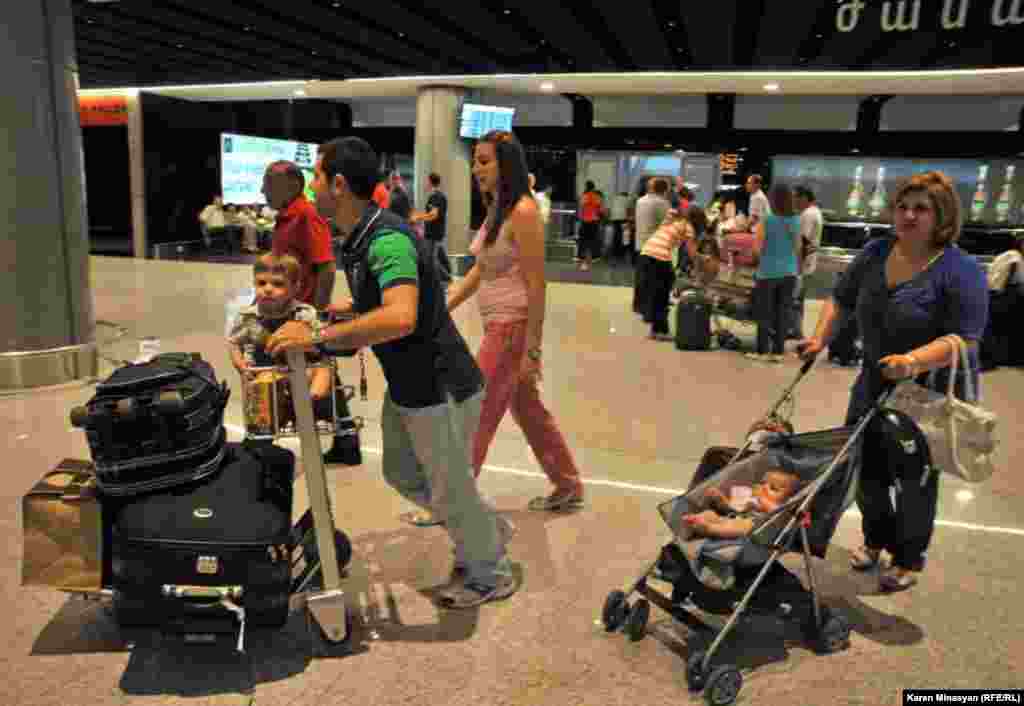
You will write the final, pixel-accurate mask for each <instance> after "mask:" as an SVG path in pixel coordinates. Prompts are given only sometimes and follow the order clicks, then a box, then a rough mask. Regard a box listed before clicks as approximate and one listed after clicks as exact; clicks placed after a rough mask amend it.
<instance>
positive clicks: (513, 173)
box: [477, 130, 532, 245]
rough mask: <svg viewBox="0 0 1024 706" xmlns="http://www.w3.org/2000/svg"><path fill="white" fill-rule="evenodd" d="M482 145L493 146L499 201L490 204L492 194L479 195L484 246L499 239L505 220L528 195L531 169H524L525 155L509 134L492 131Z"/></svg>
mask: <svg viewBox="0 0 1024 706" xmlns="http://www.w3.org/2000/svg"><path fill="white" fill-rule="evenodd" d="M481 142H489V143H491V144H492V145H494V153H495V155H496V156H497V159H498V202H497V203H493V201H494V197H493V196H492V195H491V194H489V193H486V194H482V196H483V198H484V206H486V207H487V218H488V223H487V236H486V237H485V238H484V243H485V244H486V245H491V244H493V243H494V241H495V240H497V239H498V233H499V232H500V231H501V226H502V224H504V223H505V217H506V216H507V215H508V214H509V212H510V211H511V210H512V209H513V208H514V207H515V205H516V204H517V203H519V199H521V198H522V197H523V196H530V170H529V169H528V168H527V166H526V152H525V151H524V150H523V146H522V145H521V144H519V141H518V140H516V138H515V136H514V135H513V134H512V133H511V132H508V131H506V130H491V131H490V132H489V133H487V134H486V135H484V136H483V137H481V138H480V142H478V143H477V144H480V143H481ZM530 197H531V198H532V196H530Z"/></svg>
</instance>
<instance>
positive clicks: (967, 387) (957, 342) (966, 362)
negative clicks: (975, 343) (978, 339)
mask: <svg viewBox="0 0 1024 706" xmlns="http://www.w3.org/2000/svg"><path fill="white" fill-rule="evenodd" d="M943 338H945V340H947V341H949V342H950V343H951V344H952V345H953V351H952V354H951V359H952V360H951V361H950V373H949V383H948V385H947V386H946V397H947V398H949V399H950V400H952V399H953V398H954V397H955V396H956V394H955V392H954V386H955V385H956V376H957V371H958V369H960V368H961V366H962V370H963V374H964V392H965V393H966V394H967V400H966V401H969V402H971V403H972V404H973V403H974V402H976V401H977V396H976V395H975V391H974V379H973V378H972V376H971V361H970V358H969V356H968V353H967V343H966V342H965V341H964V339H962V338H960V336H958V335H956V334H950V335H948V336H944V337H943Z"/></svg>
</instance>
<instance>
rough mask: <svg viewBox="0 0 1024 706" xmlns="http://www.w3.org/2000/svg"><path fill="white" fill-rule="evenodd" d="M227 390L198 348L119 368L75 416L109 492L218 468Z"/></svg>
mask: <svg viewBox="0 0 1024 706" xmlns="http://www.w3.org/2000/svg"><path fill="white" fill-rule="evenodd" d="M229 394H230V391H229V389H228V386H227V383H218V382H217V378H216V375H215V373H214V371H213V367H212V366H210V364H209V363H207V362H206V361H204V360H203V359H202V357H201V356H199V354H196V353H191V354H190V353H165V354H162V355H158V356H156V357H154V358H153V359H152V360H150V361H149V362H146V363H141V364H131V365H126V366H124V367H122V368H119V369H118V370H116V371H114V373H113V374H112V375H111V376H110V377H109V378H107V379H106V380H104V381H103V382H102V383H100V384H99V385H98V386H97V387H96V394H95V395H94V396H93V398H92V399H91V400H89V402H88V403H87V404H86V405H84V406H82V407H76V408H74V409H73V410H71V423H72V424H73V425H74V426H76V427H79V428H82V429H84V430H85V434H86V438H87V440H88V442H89V450H90V453H91V455H92V459H93V462H94V463H95V465H96V475H97V481H98V483H99V486H100V489H101V490H102V491H103V492H104V493H105V494H108V495H131V494H135V493H141V492H149V491H153V490H157V489H160V488H166V487H171V486H174V485H178V484H180V483H188V482H192V481H195V480H197V479H199V478H201V477H203V476H204V475H209V474H210V473H212V472H214V471H215V470H216V469H217V468H218V467H219V465H220V461H221V459H222V457H223V448H224V443H225V434H224V428H223V420H224V408H225V406H226V405H227V401H228V396H229Z"/></svg>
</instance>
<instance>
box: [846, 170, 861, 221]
mask: <svg viewBox="0 0 1024 706" xmlns="http://www.w3.org/2000/svg"><path fill="white" fill-rule="evenodd" d="M863 176H864V165H862V164H858V165H857V168H856V169H855V170H854V171H853V186H851V187H850V195H849V196H848V197H847V199H846V212H847V213H848V214H849V215H851V216H860V215H862V214H863V211H862V210H861V202H862V201H863V195H864V184H862V183H861V179H862V178H863Z"/></svg>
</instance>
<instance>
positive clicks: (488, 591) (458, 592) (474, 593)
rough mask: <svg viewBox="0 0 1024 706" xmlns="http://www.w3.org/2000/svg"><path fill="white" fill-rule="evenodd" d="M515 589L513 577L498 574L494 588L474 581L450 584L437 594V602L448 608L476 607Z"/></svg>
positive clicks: (508, 593) (496, 599)
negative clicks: (460, 584)
mask: <svg viewBox="0 0 1024 706" xmlns="http://www.w3.org/2000/svg"><path fill="white" fill-rule="evenodd" d="M517 590H519V586H518V584H517V582H516V580H515V578H514V577H512V576H500V577H498V584H497V585H496V586H495V587H494V588H491V587H489V586H481V585H480V584H476V583H467V584H465V585H462V586H458V585H456V586H452V587H451V588H449V589H447V590H445V591H442V592H441V593H440V594H439V595H438V597H437V604H438V605H439V606H440V607H442V608H448V609H450V610H462V609H466V608H476V607H477V606H480V605H483V604H484V603H487V602H489V601H500V600H502V599H505V598H508V597H509V596H511V595H512V594H513V593H515V592H516V591H517Z"/></svg>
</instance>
